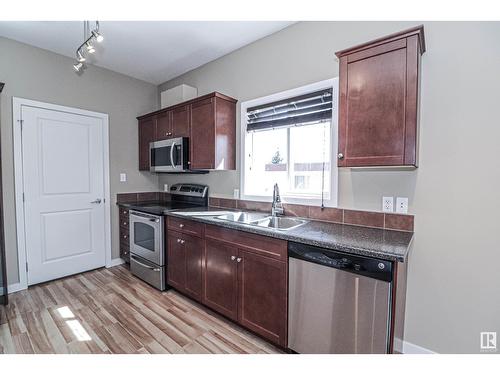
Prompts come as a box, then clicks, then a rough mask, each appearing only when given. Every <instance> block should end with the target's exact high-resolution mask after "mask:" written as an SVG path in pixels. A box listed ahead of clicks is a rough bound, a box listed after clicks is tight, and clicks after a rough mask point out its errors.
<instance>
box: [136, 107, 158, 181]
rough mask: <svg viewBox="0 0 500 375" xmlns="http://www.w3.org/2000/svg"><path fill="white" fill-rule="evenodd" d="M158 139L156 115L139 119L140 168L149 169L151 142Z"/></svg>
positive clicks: (142, 169)
mask: <svg viewBox="0 0 500 375" xmlns="http://www.w3.org/2000/svg"><path fill="white" fill-rule="evenodd" d="M155 139H156V117H155V116H151V117H146V118H143V119H141V120H139V170H140V171H149V144H150V143H151V142H153V141H154V140H155Z"/></svg>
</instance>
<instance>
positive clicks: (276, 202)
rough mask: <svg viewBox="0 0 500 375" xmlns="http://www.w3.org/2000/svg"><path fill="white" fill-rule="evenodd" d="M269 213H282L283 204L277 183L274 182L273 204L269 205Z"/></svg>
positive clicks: (273, 214)
mask: <svg viewBox="0 0 500 375" xmlns="http://www.w3.org/2000/svg"><path fill="white" fill-rule="evenodd" d="M271 215H272V216H278V215H283V205H282V204H281V198H280V189H279V187H278V184H274V189H273V205H272V206H271Z"/></svg>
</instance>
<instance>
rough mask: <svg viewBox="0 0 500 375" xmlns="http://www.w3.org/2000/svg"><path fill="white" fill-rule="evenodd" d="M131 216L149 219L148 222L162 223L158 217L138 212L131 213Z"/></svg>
mask: <svg viewBox="0 0 500 375" xmlns="http://www.w3.org/2000/svg"><path fill="white" fill-rule="evenodd" d="M130 215H132V216H136V217H139V218H141V219H147V220H149V221H152V222H155V223H158V222H159V221H160V219H159V218H157V217H154V216H151V215H147V214H140V213H138V212H131V213H130Z"/></svg>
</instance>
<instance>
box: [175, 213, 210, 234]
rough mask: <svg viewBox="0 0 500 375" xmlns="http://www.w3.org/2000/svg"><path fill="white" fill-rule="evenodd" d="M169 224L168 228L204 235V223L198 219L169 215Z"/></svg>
mask: <svg viewBox="0 0 500 375" xmlns="http://www.w3.org/2000/svg"><path fill="white" fill-rule="evenodd" d="M167 226H168V229H172V230H176V231H178V232H182V233H187V234H191V235H193V236H198V237H203V227H204V225H203V224H201V223H197V222H196V221H191V220H184V219H178V218H176V217H169V218H168V220H167Z"/></svg>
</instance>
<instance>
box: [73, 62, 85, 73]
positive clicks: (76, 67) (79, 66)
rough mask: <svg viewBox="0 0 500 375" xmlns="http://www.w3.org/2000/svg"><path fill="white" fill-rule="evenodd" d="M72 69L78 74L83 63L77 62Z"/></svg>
mask: <svg viewBox="0 0 500 375" xmlns="http://www.w3.org/2000/svg"><path fill="white" fill-rule="evenodd" d="M73 68H74V69H75V70H76V71H77V72H79V71H80V70H82V69H83V63H82V62H77V63H76V64H74V65H73Z"/></svg>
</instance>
